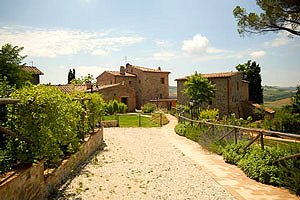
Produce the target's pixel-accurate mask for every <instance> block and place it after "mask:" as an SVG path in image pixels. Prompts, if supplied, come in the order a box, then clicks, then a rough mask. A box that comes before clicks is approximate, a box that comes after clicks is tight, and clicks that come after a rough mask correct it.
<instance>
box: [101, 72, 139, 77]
mask: <svg viewBox="0 0 300 200" xmlns="http://www.w3.org/2000/svg"><path fill="white" fill-rule="evenodd" d="M106 72H108V73H110V74H112V75H114V76H129V77H136V75H135V74H131V73H127V72H125V75H121V74H120V72H119V71H106Z"/></svg>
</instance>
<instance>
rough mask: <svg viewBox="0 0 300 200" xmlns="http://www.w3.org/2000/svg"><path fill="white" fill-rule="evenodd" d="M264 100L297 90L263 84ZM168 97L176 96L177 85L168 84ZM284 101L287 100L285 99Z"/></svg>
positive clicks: (270, 100)
mask: <svg viewBox="0 0 300 200" xmlns="http://www.w3.org/2000/svg"><path fill="white" fill-rule="evenodd" d="M263 89H264V102H272V101H278V100H281V99H288V98H291V97H292V96H293V95H294V94H295V93H296V91H297V88H296V87H279V86H267V85H266V86H263ZM169 93H170V97H177V87H176V86H169ZM285 102H288V100H286V101H285Z"/></svg>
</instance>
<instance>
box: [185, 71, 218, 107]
mask: <svg viewBox="0 0 300 200" xmlns="http://www.w3.org/2000/svg"><path fill="white" fill-rule="evenodd" d="M184 86H185V88H184V89H183V93H184V94H186V95H187V96H188V97H189V98H190V99H191V100H192V101H194V102H195V103H196V104H197V105H200V104H202V103H204V102H209V101H211V100H212V98H213V97H214V96H215V91H216V87H215V85H214V84H212V83H211V82H210V81H209V80H208V79H207V78H204V77H202V76H201V74H198V73H197V72H195V74H193V75H192V76H189V77H188V79H187V81H186V82H185V83H184Z"/></svg>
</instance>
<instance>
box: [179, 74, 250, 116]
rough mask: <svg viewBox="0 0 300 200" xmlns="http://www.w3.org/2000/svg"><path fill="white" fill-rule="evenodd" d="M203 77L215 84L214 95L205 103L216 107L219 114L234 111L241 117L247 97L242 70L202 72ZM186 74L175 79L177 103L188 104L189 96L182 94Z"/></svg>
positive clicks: (246, 83) (222, 114) (246, 85)
mask: <svg viewBox="0 0 300 200" xmlns="http://www.w3.org/2000/svg"><path fill="white" fill-rule="evenodd" d="M202 76H203V77H205V78H207V79H208V80H210V81H211V82H212V83H214V84H216V96H215V98H214V99H213V100H212V101H211V102H209V103H208V104H206V105H203V106H207V105H210V107H211V108H217V109H219V111H220V116H224V115H227V114H230V113H235V114H236V116H238V117H243V109H242V104H243V102H247V101H248V99H249V95H248V94H249V92H248V82H247V81H243V73H242V72H224V73H212V74H202ZM187 78H188V76H186V77H183V78H178V79H176V81H177V102H178V104H188V102H189V98H188V97H187V96H186V95H184V94H183V92H182V90H183V89H184V82H185V81H187Z"/></svg>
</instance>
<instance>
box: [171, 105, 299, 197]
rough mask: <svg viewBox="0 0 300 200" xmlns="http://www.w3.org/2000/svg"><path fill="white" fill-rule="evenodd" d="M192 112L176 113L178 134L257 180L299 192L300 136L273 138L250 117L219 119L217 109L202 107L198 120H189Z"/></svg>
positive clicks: (231, 116) (232, 116)
mask: <svg viewBox="0 0 300 200" xmlns="http://www.w3.org/2000/svg"><path fill="white" fill-rule="evenodd" d="M189 115H190V114H189V113H188V112H185V114H183V112H181V114H180V115H177V117H178V120H179V123H178V125H177V126H176V127H175V132H176V133H177V134H179V135H181V136H184V137H187V138H189V139H191V140H193V141H195V142H198V143H199V144H200V145H201V146H202V147H204V148H206V149H208V150H209V151H212V152H214V153H217V154H219V155H222V156H223V159H224V160H225V162H227V163H230V164H234V165H237V166H238V167H239V168H241V169H242V170H243V172H244V173H245V174H246V175H247V176H248V177H250V178H252V179H254V180H256V181H259V182H262V183H265V184H271V185H274V186H280V187H286V188H289V189H290V190H291V191H293V192H295V193H296V194H297V195H299V194H300V159H299V155H300V142H299V141H300V135H293V134H286V136H291V137H290V138H292V139H282V138H279V137H271V136H274V135H272V131H266V130H263V129H257V127H258V126H257V125H255V123H256V122H254V121H253V120H252V119H251V118H249V119H248V120H243V119H237V118H236V117H235V115H234V114H233V115H230V116H226V117H224V118H222V119H219V118H218V117H217V116H218V110H216V109H203V110H202V111H200V112H199V116H198V117H197V119H196V120H190V119H189V118H190V117H189V118H188V116H189ZM184 116H186V117H184ZM258 123H261V122H258ZM251 127H255V128H254V129H253V128H251ZM267 133H269V134H267ZM273 133H277V132H274V131H273ZM278 134H279V133H278ZM283 135H285V133H283ZM293 136H295V137H293ZM296 136H299V137H296Z"/></svg>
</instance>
